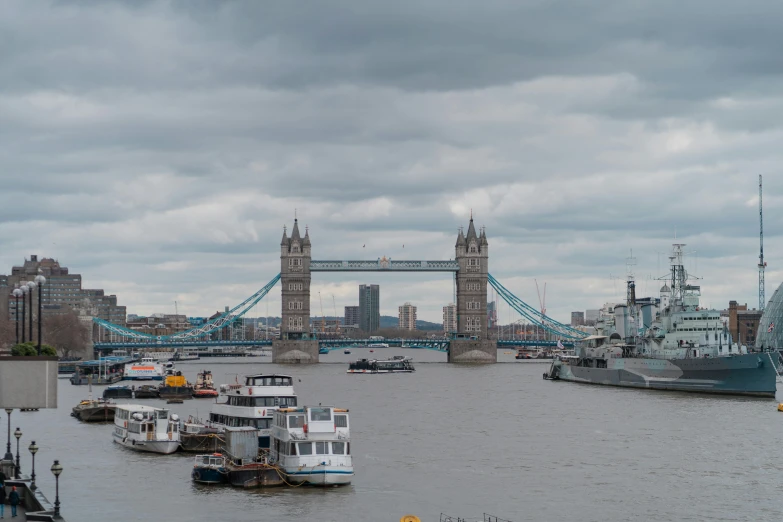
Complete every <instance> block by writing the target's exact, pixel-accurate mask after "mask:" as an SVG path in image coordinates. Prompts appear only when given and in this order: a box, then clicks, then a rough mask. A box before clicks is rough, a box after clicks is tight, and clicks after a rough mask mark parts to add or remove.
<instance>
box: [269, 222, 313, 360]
mask: <svg viewBox="0 0 783 522" xmlns="http://www.w3.org/2000/svg"><path fill="white" fill-rule="evenodd" d="M310 248H311V244H310V231H309V230H305V235H304V237H301V235H300V232H299V222H298V219H294V228H293V229H292V230H291V237H290V238H289V237H288V235H287V233H286V230H285V228H283V239H282V241H281V242H280V284H281V287H282V308H283V310H282V314H281V315H282V322H281V324H280V338H279V339H275V340H273V341H272V361H273V362H280V363H284V362H292V363H311V362H312V363H315V362H318V341H317V340H316V339H315V338H314V336H313V335H311V334H310V260H311V259H312V255H311V252H310Z"/></svg>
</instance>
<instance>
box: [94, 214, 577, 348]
mask: <svg viewBox="0 0 783 522" xmlns="http://www.w3.org/2000/svg"><path fill="white" fill-rule="evenodd" d="M312 247H313V245H312V243H311V240H310V231H309V229H307V228H306V229H305V234H304V236H302V235H301V232H300V230H299V223H298V220H297V219H294V226H293V228H292V229H291V235H290V237H289V235H288V233H287V230H286V228H285V227H284V228H283V237H282V240H281V241H280V273H279V274H278V275H276V276H275V277H273V278H272V280H270V281H269V283H267V284H266V285H265V286H264V287H262V288H261V289H260V290H258V291H257V292H256V293H255V294H253V295H252V296H250V297H249V298H247V299H246V300H245V301H243V302H242V303H240V304H238V305H237V306H235V307H234V308H232V309H231V310H228V311H227V312H225V313H224V314H221V315H220V316H218V317H216V318H214V319H212V320H210V321H209V322H207V323H205V324H204V325H201V326H199V327H196V328H192V329H190V330H186V331H183V332H177V333H174V334H171V335H165V336H154V335H150V334H147V333H144V332H140V331H137V330H131V329H129V328H126V327H124V326H120V325H116V324H112V323H109V322H107V321H104V320H101V319H98V318H94V319H93V321H94V322H95V323H97V324H98V326H100V327H101V328H103V329H105V330H106V331H108V332H111V334H112V336H118V337H121V338H123V339H125V340H124V341H123V342H120V343H97V344H96V348H97V349H100V350H108V349H110V348H111V347H117V348H120V347H142V346H147V347H152V346H157V347H164V346H169V347H185V346H209V345H212V344H219V343H222V344H225V343H226V342H227V341H215V340H211V338H212V336H214V334H215V332H218V331H219V330H222V329H223V328H227V327H229V326H230V325H231V324H233V323H234V322H236V321H237V320H239V319H241V318H242V317H244V315H245V314H246V313H247V312H249V311H250V310H251V309H252V308H253V307H254V306H255V305H256V304H258V302H260V301H261V299H263V298H264V297H265V296H266V295H267V294H268V293H269V291H270V290H271V289H272V288H273V287H274V286H276V285H277V283H278V281H279V282H280V286H281V296H282V321H281V324H280V337H279V338H277V339H273V340H271V345H272V356H273V362H281V363H289V362H290V363H314V362H318V354H319V349H324V348H326V349H327V350H328V349H336V347H340V346H344V345H345V343H356V342H359V343H361V342H363V341H359V340H350V339H346V340H325V339H321V340H319V339H318V337H317V335H315V334H312V333H311V331H310V317H311V313H310V283H311V281H312V275H311V274H313V273H314V272H389V273H395V272H447V273H451V274H453V277H454V282H455V287H456V310H457V331H456V332H451V336H450V338H449V339H445V340H444V339H441V340H432V339H430V340H421V342H420V343H419V344H417V345H416V347H422V348H429V349H437V350H441V351H445V352H447V353H448V361H449V362H496V361H497V348H498V346H504V345H506V346H507V345H509V344H508V343H513V344H516V345H528V346H529V345H533V344H537V345H550V344H551V345H555V344H556V342H555V341H543V342H542V341H534V340H530V341H510V342H508V343H507V342H506V341H495V340H492V339H490V336H489V328H488V324H487V290H488V287H489V286H491V287H492V288H493V289H494V290H495V291H496V292H497V294H498V296H499V297H500V298H501V299H503V300H504V301H505V302H506V303H507V304H508V305H509V306H510V307H511V308H513V309H514V310H515V311H516V312H517V313H519V314H520V315H521V316H522V317H523V318H525V319H527V320H529V321H530V322H531V323H532V324H535V325H537V326H539V327H540V328H542V329H543V330H545V331H547V332H550V333H552V334H553V335H555V336H556V337H558V338H560V339H562V340H563V343H564V344H567V345H573V340H578V339H581V338H583V337H585V336H586V334H585V333H584V332H582V331H580V330H576V329H574V328H571V327H570V326H568V325H565V324H562V323H559V322H557V321H555V320H554V319H552V318H550V317H547V316H546V315H544V314H543V313H542V312H540V311H538V310H537V309H536V308H534V307H532V306H530V305H528V304H527V303H525V302H524V301H522V300H521V299H519V298H518V297H516V296H515V295H514V294H513V293H511V292H510V291H509V290H508V289H506V288H505V287H504V286H503V285H502V284H501V283H500V282H499V281H498V280H497V279H495V278H494V277H492V275H491V274H490V273H489V241H488V239H487V235H486V230H485V229H483V228H482V229H481V231H480V232H477V231H476V227H475V225H474V223H473V216H471V218H470V222H469V224H468V230H467V233H463V230H462V229H461V228H460V230H459V233H458V234H457V239H456V243H455V245H454V251H455V256H454V259H449V260H397V259H389V258H387V257H382V258H378V259H376V260H374V261H373V260H348V261H341V260H316V259H312ZM395 341H396V340H395ZM399 341H400V344H401V345H402V343H404V342H405V341H404V340H399ZM385 342H388V341H385ZM269 343H270V341H246V342H244V343H243V345H246V346H251V345H252V346H263V345H268V344H269ZM235 344H237V343H235ZM395 344H396V343H395ZM409 346H410V344H409Z"/></svg>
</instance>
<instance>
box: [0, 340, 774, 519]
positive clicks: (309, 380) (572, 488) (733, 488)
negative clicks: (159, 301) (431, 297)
mask: <svg viewBox="0 0 783 522" xmlns="http://www.w3.org/2000/svg"><path fill="white" fill-rule="evenodd" d="M383 352H384V353H383V355H394V354H408V355H410V354H412V355H413V356H414V358H415V362H416V363H417V364H416V370H417V371H416V373H413V374H401V375H348V374H346V373H345V370H346V368H347V364H318V365H309V366H280V365H274V364H270V363H264V361H265V360H268V358H252V359H241V360H240V359H233V360H228V359H224V360H214V359H202V360H201V361H193V362H187V363H180V364H179V365H178V368H179V369H181V370H183V372H184V373H185V374H186V375H187V376H188V378H189V379H190V380H194V379H195V375H196V373H197V372H198V371H199V370H201V369H211V370H212V372H213V375H214V377H215V380H216V382H218V383H222V382H229V381H231V382H233V381H234V375H236V374H240V375H242V374H247V373H256V372H259V373H269V372H278V373H284V374H289V375H292V376H293V377H294V382H295V389H296V392H297V394H298V396H299V399H300V404H317V403H324V404H333V405H336V406H339V407H346V408H349V409H350V412H351V437H352V451H353V457H354V467H355V471H356V476H355V478H354V482H353V484H352V485H351V486H348V487H344V488H335V489H329V490H321V489H312V488H311V489H308V488H296V489H272V490H239V489H232V488H230V487H215V486H212V487H209V486H199V485H195V484H193V483H192V482H191V479H190V471H191V467H192V461H193V454H183V453H179V454H174V455H168V456H162V455H152V454H144V453H136V452H134V451H131V450H128V449H126V448H121V447H119V446H117V445H115V444H114V443H113V442H112V438H111V427H110V425H106V424H103V425H101V424H84V423H81V422H79V421H77V420H75V419H73V418H72V417H70V410H71V407H72V406H74V405H75V404H76V403H77V402H78V401H79V400H80V399H82V398H85V397H86V396H87V388H86V387H85V386H72V385H71V384H70V383H69V382H68V381H67V380H60V382H59V398H58V401H59V405H60V406H59V408H58V409H56V410H41V411H40V412H22V413H20V412H18V411H17V412H14V413H13V417H12V419H13V420H12V424H13V426H14V427H15V426H16V425H19V426H20V427H21V428H22V430H23V432H24V436H23V439H22V445H23V448H24V447H26V446H27V445H28V444H29V442H30V440H32V439H35V440H36V442H37V444H38V446H39V447H40V448H41V449H40V451H39V452H38V454H37V456H36V467H37V469H36V474H37V475H38V483H39V485H41V487H42V488H43V491H44V493H45V494H46V495H47V496H48V497H49V498H50V500H53V497H54V479H53V477H52V475H51V473H50V472H49V467H50V465H51V463H52V460H53V459H55V458H59V459H60V461H61V463H62V464H63V466H64V467H65V471H64V472H63V474H62V476H61V477H60V486H61V487H60V497H61V501H62V511H63V515H64V516H65V517H66V518H67V519H68V520H70V521H72V522H73V521H106V520H116V521H125V520H147V521H149V520H160V521H166V522H175V521H212V520H214V521H221V522H223V521H253V522H256V521H259V520H270V521H273V520H303V521H309V520H313V521H379V522H381V521H385V522H393V521H397V520H399V519H400V517H401V516H403V515H405V514H408V513H411V514H415V515H417V516H419V517H420V518H421V520H422V521H425V522H426V521H437V520H438V519H439V516H440V514H441V513H446V514H449V515H453V516H462V517H468V518H469V519H479V520H480V519H481V518H482V514H483V513H491V514H493V515H497V516H500V517H501V518H506V519H509V520H513V521H515V522H518V521H528V520H529V521H550V520H551V521H580V522H581V521H601V522H611V521H627V520H639V521H649V520H677V521H686V520H743V521H763V520H769V521H780V520H783V497H782V495H783V493H781V492H783V455H781V451H780V448H781V444H780V439H781V435H782V434H783V413H778V412H777V411H776V403H775V402H774V401H772V400H763V399H747V398H732V397H713V396H707V395H691V394H684V393H670V392H654V391H641V390H630V389H614V388H607V387H601V386H589V385H579V384H573V383H565V382H549V381H544V380H543V379H542V378H541V376H542V373H543V372H544V369H545V368H546V365H544V364H538V363H530V362H525V361H520V362H514V359H513V355H510V354H509V353H504V352H503V351H499V359H501V360H503V361H505V362H507V364H494V365H486V366H456V365H448V364H445V362H444V361H445V355H443V354H440V353H436V352H426V351H422V350H416V351H407V350H403V349H394V348H390V349H384V350H383ZM362 355H363V350H358V349H357V350H354V353H353V354H352V355H344V354H342V353H332V354H329V355H326V356H322V360H323V361H325V362H341V363H347V362H348V361H349V360H351V359H355V358H357V356H362ZM376 355H377V354H376ZM426 361H431V362H429V363H427V362H426ZM94 390H95V394H96V395H99V394H100V393H101V390H102V387H97V386H96V387H94ZM778 397H779V400H781V399H783V394H781V392H778ZM139 402H143V403H144V404H150V405H156V406H157V405H163V406H165V403H164V401H154V400H146V401H139ZM169 407H170V408H171V409H172V410H173V411H174V412H176V413H178V414H179V415H180V416H181V417H184V418H187V416H188V415H196V414H198V415H199V416H201V417H204V416H206V415H207V414H208V411H209V407H210V401H209V400H198V401H197V400H191V401H186V402H185V404H172V405H170V406H169ZM3 417H4V416H3ZM3 420H4V419H3ZM0 433H2V434H3V435H4V434H5V422H2V423H0ZM3 438H4V437H3ZM23 453H24V456H23V459H22V469H23V471H24V472H27V473H29V471H30V454H29V453H28V452H27V451H26V450H23Z"/></svg>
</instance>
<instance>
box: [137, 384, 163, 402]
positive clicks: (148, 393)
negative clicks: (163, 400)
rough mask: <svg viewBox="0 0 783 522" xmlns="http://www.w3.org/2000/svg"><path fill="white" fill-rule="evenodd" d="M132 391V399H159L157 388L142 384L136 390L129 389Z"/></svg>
mask: <svg viewBox="0 0 783 522" xmlns="http://www.w3.org/2000/svg"><path fill="white" fill-rule="evenodd" d="M131 389H132V390H133V398H134V399H158V398H160V391H159V390H158V387H157V386H152V385H150V384H143V385H141V386H139V387H138V388H137V387H135V386H133V387H131Z"/></svg>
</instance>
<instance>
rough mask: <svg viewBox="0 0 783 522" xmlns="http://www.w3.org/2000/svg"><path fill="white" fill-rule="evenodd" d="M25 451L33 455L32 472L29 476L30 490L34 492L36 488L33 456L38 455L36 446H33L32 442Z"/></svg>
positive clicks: (33, 442)
mask: <svg viewBox="0 0 783 522" xmlns="http://www.w3.org/2000/svg"><path fill="white" fill-rule="evenodd" d="M27 449H28V450H30V453H31V454H32V455H33V472H32V473H31V475H30V477H31V478H32V481H31V482H30V489H32V490H33V491H35V490H36V489H37V487H38V486H36V485H35V454H36V453H38V446H36V445H35V441H32V442H31V443H30V446H29V447H28V448H27Z"/></svg>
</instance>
